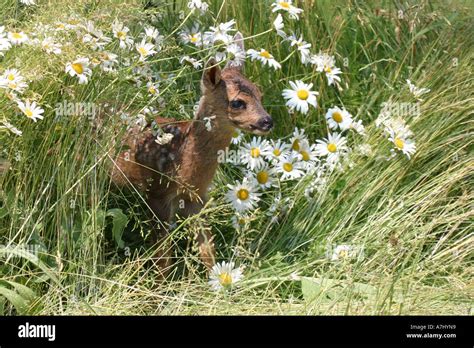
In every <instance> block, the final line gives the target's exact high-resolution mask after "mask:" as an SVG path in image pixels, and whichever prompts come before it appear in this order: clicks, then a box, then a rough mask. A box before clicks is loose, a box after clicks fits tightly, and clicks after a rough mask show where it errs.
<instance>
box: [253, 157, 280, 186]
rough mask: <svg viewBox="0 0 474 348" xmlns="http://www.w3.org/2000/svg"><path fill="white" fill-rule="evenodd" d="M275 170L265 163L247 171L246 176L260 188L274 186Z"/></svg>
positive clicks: (275, 182)
mask: <svg viewBox="0 0 474 348" xmlns="http://www.w3.org/2000/svg"><path fill="white" fill-rule="evenodd" d="M275 174H276V170H275V169H274V168H270V166H269V165H268V164H267V163H263V164H261V165H258V166H257V167H256V168H255V169H254V170H253V171H250V172H249V173H248V176H250V178H251V179H252V180H254V181H255V183H256V184H257V185H258V186H259V187H261V188H269V187H272V186H276V184H277V181H276V175H275Z"/></svg>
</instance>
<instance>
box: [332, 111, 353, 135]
mask: <svg viewBox="0 0 474 348" xmlns="http://www.w3.org/2000/svg"><path fill="white" fill-rule="evenodd" d="M326 121H327V123H328V126H329V128H331V129H334V130H336V129H337V128H339V129H340V130H341V131H344V130H346V129H349V128H350V126H351V124H352V116H351V114H350V113H349V112H348V111H347V110H346V109H345V108H342V109H341V108H339V107H338V106H335V107H333V108H330V109H329V110H328V112H327V113H326Z"/></svg>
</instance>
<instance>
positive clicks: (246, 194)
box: [237, 189, 249, 201]
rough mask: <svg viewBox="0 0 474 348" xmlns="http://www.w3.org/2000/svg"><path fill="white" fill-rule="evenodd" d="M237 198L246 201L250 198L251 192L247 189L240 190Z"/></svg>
mask: <svg viewBox="0 0 474 348" xmlns="http://www.w3.org/2000/svg"><path fill="white" fill-rule="evenodd" d="M237 198H238V199H240V200H241V201H246V200H247V199H248V198H249V191H247V190H246V189H240V190H239V191H237Z"/></svg>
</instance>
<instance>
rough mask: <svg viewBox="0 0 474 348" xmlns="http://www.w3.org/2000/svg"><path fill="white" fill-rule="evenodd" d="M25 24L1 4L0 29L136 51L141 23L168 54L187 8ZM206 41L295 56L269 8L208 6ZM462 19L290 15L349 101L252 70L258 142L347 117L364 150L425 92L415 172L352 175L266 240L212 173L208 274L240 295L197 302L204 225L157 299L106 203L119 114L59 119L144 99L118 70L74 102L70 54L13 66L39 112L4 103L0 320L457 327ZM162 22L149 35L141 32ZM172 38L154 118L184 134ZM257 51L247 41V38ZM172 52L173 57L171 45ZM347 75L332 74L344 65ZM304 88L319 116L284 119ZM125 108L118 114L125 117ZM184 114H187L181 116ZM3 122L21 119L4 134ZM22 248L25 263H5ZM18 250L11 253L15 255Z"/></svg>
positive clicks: (468, 30) (129, 9)
mask: <svg viewBox="0 0 474 348" xmlns="http://www.w3.org/2000/svg"><path fill="white" fill-rule="evenodd" d="M38 3H39V5H38V6H34V7H27V8H25V7H24V6H20V5H19V4H18V2H17V1H13V0H0V25H5V26H6V27H7V28H21V29H22V30H24V31H25V32H31V31H34V30H35V28H36V27H37V26H38V23H50V24H53V23H55V22H57V21H59V20H64V21H67V19H68V18H69V17H71V16H80V17H83V18H88V19H90V20H93V21H94V22H95V23H97V25H98V26H100V27H103V28H104V31H105V30H107V31H109V32H110V24H111V23H112V22H113V20H114V19H115V18H119V19H120V20H121V21H123V22H125V23H126V24H127V25H128V26H129V27H130V28H131V31H132V32H133V33H138V32H140V31H141V30H142V27H143V22H145V21H147V22H148V23H152V24H153V25H155V26H156V27H157V28H158V29H159V30H160V33H161V34H162V35H164V36H165V37H167V36H168V35H170V34H171V33H173V31H174V30H175V29H176V28H178V27H179V26H180V25H181V24H182V23H183V18H182V16H181V17H180V11H185V14H186V13H187V12H186V11H188V9H187V7H186V3H187V2H186V1H171V0H169V1H151V0H149V1H138V0H127V1H111V0H105V1H103V0H101V1H91V0H78V1H73V2H72V1H66V0H55V1H41V0H39V1H38ZM208 3H209V5H210V7H209V11H210V14H211V15H210V16H208V17H206V19H201V20H202V22H203V23H204V24H205V25H207V26H209V25H213V24H214V23H219V22H225V21H229V20H231V19H236V22H237V28H238V29H239V30H240V31H241V32H242V33H243V34H244V36H245V37H250V39H248V40H246V42H245V43H246V48H255V49H259V48H266V49H267V50H269V51H270V52H272V54H273V55H274V56H275V57H276V59H277V60H279V61H282V60H284V58H286V57H287V56H288V55H289V54H290V53H291V50H292V49H291V48H289V47H288V45H282V44H281V43H280V42H279V40H277V39H276V35H275V33H274V32H273V33H267V34H264V35H258V34H260V33H262V32H264V31H266V30H269V29H271V28H272V18H273V17H274V15H272V14H271V8H270V4H271V3H272V2H271V1H250V0H249V1H247V0H236V1H217V0H212V1H208ZM472 4H473V3H472V2H469V1H466V2H463V1H357V0H351V1H323V0H318V1H311V0H308V1H297V5H298V6H299V7H301V8H302V9H304V13H303V15H302V16H301V19H300V21H298V22H293V24H292V25H293V27H294V29H296V30H298V31H299V32H300V33H301V34H303V37H304V39H305V40H306V41H308V42H310V43H311V44H312V51H313V52H318V51H319V50H324V51H328V52H330V53H331V54H334V55H335V57H336V62H337V65H338V66H339V67H340V68H341V69H342V70H343V74H342V77H343V84H342V85H343V86H344V90H342V91H338V90H337V89H336V88H327V87H325V81H324V77H323V76H322V75H318V74H316V73H314V71H312V68H309V67H307V66H306V67H305V66H303V65H302V64H301V63H300V62H299V59H298V57H297V55H293V56H291V57H290V58H288V60H287V61H286V62H284V63H283V64H282V69H281V70H279V71H276V72H275V71H273V70H271V69H268V68H267V67H263V66H262V65H261V64H260V63H257V62H253V63H251V62H250V61H247V63H246V67H245V74H246V75H247V76H248V77H249V78H250V79H251V80H252V81H255V82H256V83H257V84H258V85H259V86H261V89H262V90H263V92H264V94H265V96H264V104H265V106H266V108H267V110H268V111H269V112H270V114H271V115H272V116H273V117H274V120H275V124H276V127H275V130H274V131H273V132H272V134H271V135H270V137H272V138H275V139H276V138H285V139H286V138H288V137H289V135H290V134H291V132H292V131H293V129H294V127H295V126H297V127H301V128H304V129H305V130H306V133H307V134H309V136H310V137H311V139H312V140H314V139H316V138H321V137H323V136H326V124H325V121H324V113H325V110H327V108H329V107H331V106H332V105H335V104H338V105H344V106H345V107H346V108H347V109H348V110H349V111H351V113H352V114H353V115H357V116H358V117H359V118H360V119H361V120H362V121H363V122H364V124H365V125H366V131H367V134H368V135H367V139H366V142H367V143H368V144H370V145H371V146H372V148H373V150H374V151H375V152H376V153H377V151H387V150H388V149H389V148H390V145H389V143H388V142H387V141H386V140H384V139H383V136H382V135H381V132H380V131H379V130H377V129H376V127H375V125H374V120H375V119H376V118H377V116H378V114H379V112H380V110H381V105H382V103H384V102H387V101H391V102H395V103H396V102H399V103H403V102H413V96H412V95H411V94H410V92H409V90H408V87H407V85H406V82H405V81H406V79H411V81H413V82H415V83H416V84H417V86H423V87H427V88H430V89H431V92H430V93H429V94H427V95H425V99H424V101H423V102H421V104H420V107H421V115H420V116H419V117H413V118H411V119H409V120H408V122H409V124H410V127H411V129H412V130H413V132H414V134H415V135H414V139H415V140H416V143H417V152H416V154H415V155H414V156H413V158H412V159H411V160H408V159H406V158H405V157H402V156H399V157H397V158H396V159H393V160H391V161H386V160H381V159H380V157H379V156H377V155H373V156H369V157H365V156H359V157H356V158H354V166H353V167H352V168H347V169H346V170H345V171H344V172H343V173H340V174H338V175H337V176H334V177H332V178H331V181H330V182H329V183H328V186H327V189H326V190H325V191H324V192H323V193H322V194H321V195H320V196H319V197H318V198H317V199H316V200H315V201H313V202H308V200H307V199H306V198H305V196H304V194H303V192H304V188H300V187H297V188H296V189H293V188H287V189H286V190H285V191H284V192H282V194H283V196H285V197H290V198H291V200H292V201H294V205H293V206H292V208H291V209H290V210H289V211H288V212H287V214H286V215H285V216H284V217H283V218H281V219H280V220H279V222H278V224H273V223H271V218H270V217H269V216H268V215H267V214H265V212H264V211H263V212H261V213H259V214H256V215H255V219H254V220H253V221H252V224H251V226H250V228H248V229H246V230H244V231H241V232H239V233H237V232H236V231H235V230H234V228H233V227H232V222H231V218H232V216H233V213H232V211H231V209H230V207H229V205H228V204H225V200H224V194H225V192H226V184H228V183H230V182H231V178H232V177H234V176H235V175H236V171H235V169H233V168H232V167H231V166H222V167H221V168H220V169H219V172H218V174H217V175H216V178H215V182H214V187H213V190H212V192H211V196H212V198H213V204H211V205H209V207H208V208H207V209H206V211H205V212H206V213H207V214H208V215H209V216H210V218H209V219H208V220H209V223H210V224H211V226H212V229H213V231H214V233H215V234H216V238H217V240H216V243H217V250H218V258H219V260H229V259H234V260H235V261H236V262H237V263H238V264H242V265H245V266H246V267H245V271H244V275H245V279H244V280H243V281H242V282H241V283H239V286H238V287H236V288H235V289H233V290H232V291H231V292H229V293H227V294H223V293H216V292H213V291H211V290H210V287H209V285H208V284H207V277H206V275H205V272H204V269H203V267H202V265H201V264H200V262H199V259H198V257H197V252H196V250H195V249H194V248H193V246H192V243H191V239H192V238H189V236H190V235H192V231H193V228H194V227H193V226H195V225H196V220H198V219H201V218H202V217H201V216H196V217H193V218H189V219H187V220H185V221H181V222H180V223H179V226H178V228H177V229H176V230H175V231H174V232H173V236H172V238H173V241H174V242H175V243H176V245H177V250H176V254H175V256H176V267H175V269H174V271H173V274H172V275H171V276H170V278H169V279H168V280H167V281H165V282H158V281H157V277H156V269H154V268H153V267H149V263H147V260H149V258H150V257H151V255H152V253H151V251H152V250H151V249H148V248H147V247H146V244H145V243H144V242H143V239H144V236H146V233H147V230H146V226H147V224H146V221H144V216H146V214H145V212H144V208H143V206H142V205H141V204H140V198H139V197H137V195H134V194H129V193H125V192H124V193H121V192H118V191H117V190H114V189H112V187H111V183H110V179H109V174H108V168H109V167H110V159H109V157H108V156H107V151H108V150H109V149H110V148H113V146H114V140H115V139H116V138H118V137H120V135H117V132H120V130H121V127H120V122H119V121H120V120H119V117H118V116H117V113H114V112H113V111H110V110H109V111H108V112H107V118H106V121H104V124H103V125H101V128H100V129H99V130H96V129H95V128H94V125H93V123H91V122H90V120H89V119H87V118H84V117H69V118H61V119H58V118H57V117H55V115H54V106H55V105H56V103H58V102H61V101H62V100H63V99H64V98H68V99H69V100H74V101H87V102H93V103H97V104H98V105H104V103H105V102H107V103H108V104H110V105H112V106H114V105H120V106H121V108H125V109H126V108H129V110H139V109H141V108H143V107H146V106H148V105H150V100H149V99H147V98H142V97H140V94H138V93H137V87H136V85H135V83H134V82H133V81H130V79H128V78H127V73H128V72H129V70H127V69H125V68H124V69H123V71H119V75H118V76H117V77H116V78H113V77H112V78H94V76H93V77H92V79H91V82H90V83H88V84H87V85H80V86H79V85H77V84H76V83H74V81H73V80H72V79H71V78H69V77H67V76H66V75H65V74H64V66H65V63H66V62H67V61H70V60H71V59H72V58H74V57H75V56H76V55H85V52H84V47H83V46H81V44H80V43H79V42H77V43H75V42H74V41H72V43H73V44H72V45H70V46H68V47H67V48H65V49H64V52H63V54H62V55H60V56H51V55H46V54H43V53H39V52H38V51H37V50H35V49H34V48H32V47H29V46H24V47H22V48H18V49H14V50H10V51H9V52H7V53H6V55H5V57H3V58H0V71H3V70H4V69H6V68H10V67H12V66H17V67H21V71H22V72H24V74H25V75H26V76H27V77H28V79H29V80H31V83H30V88H29V89H30V90H33V91H35V93H37V99H38V100H39V101H40V102H41V104H42V105H43V107H44V108H45V110H46V111H45V117H44V120H42V121H40V122H37V123H32V122H31V121H30V120H27V119H21V117H18V115H16V116H15V114H14V112H13V111H12V109H11V107H10V106H9V105H10V104H9V101H8V100H7V98H4V97H3V96H2V97H0V114H2V115H4V116H5V115H6V116H7V119H14V120H15V122H16V124H17V125H18V127H19V128H20V129H21V130H22V131H23V135H22V136H21V137H14V136H11V134H7V133H6V132H4V133H0V140H1V149H0V155H1V157H2V161H3V163H4V166H5V167H7V164H6V163H9V165H8V166H9V169H4V171H3V173H2V176H1V178H0V185H1V196H0V204H1V206H0V314H3V315H13V314H32V315H53V314H55V315H57V314H130V315H139V314H324V315H325V314H328V315H330V314H368V315H372V314H470V313H472V309H473V305H472V303H473V302H472V300H473V290H474V289H473V279H472V275H473V274H474V269H473V259H472V256H473V242H474V238H473V228H472V226H473V224H472V218H473V201H472V198H473V197H472V195H473V193H472V192H473V191H472V170H473V156H472V145H473V144H472V131H473V123H472V115H473V108H472V107H473V101H474V99H473V91H474V80H473V58H474V50H473V41H472V38H473V37H474V31H473V24H474V23H473V20H472V18H474V16H473V14H474V13H473V10H474V9H473V6H472ZM156 13H161V14H162V17H161V19H160V20H157V21H153V20H154V18H155V17H153V15H154V14H156ZM176 36H177V35H176V33H174V34H173V35H171V36H170V37H167V39H169V40H171V43H169V44H167V45H166V46H165V47H164V48H163V50H162V52H160V55H159V57H158V58H156V61H154V63H153V66H154V69H157V70H158V71H160V73H161V74H162V75H163V78H164V79H166V78H167V77H169V76H174V77H173V79H172V80H170V81H173V82H172V83H171V82H170V83H169V84H166V83H165V84H162V85H161V86H162V87H161V88H162V89H163V90H162V93H163V96H164V98H165V100H166V103H165V104H164V105H163V106H162V108H161V109H160V113H162V114H163V115H166V116H169V117H177V118H179V119H185V118H190V117H192V108H193V105H194V103H195V102H196V101H197V99H198V98H199V90H198V83H199V78H200V75H201V72H200V71H196V70H193V69H192V68H189V67H186V68H185V67H183V66H181V64H179V61H178V58H179V57H180V56H181V55H183V54H184V53H185V52H188V53H187V54H189V52H190V51H186V50H187V48H182V47H181V46H180V45H179V44H178V40H177V39H176V40H175V39H174V37H176ZM254 36H255V37H254ZM173 40H175V42H174V43H173ZM344 62H345V63H344ZM301 78H305V79H308V80H311V81H312V82H313V83H314V84H315V86H316V88H317V89H318V90H319V92H320V96H319V98H318V102H319V104H320V108H319V109H314V110H313V111H311V112H310V113H309V114H308V115H306V116H302V115H298V114H295V115H289V114H288V112H287V109H286V108H285V107H284V105H283V104H284V101H283V99H282V97H281V91H282V90H283V89H284V88H287V86H288V81H290V80H291V81H293V80H295V79H301ZM124 105H125V107H124ZM181 105H183V106H184V108H183V107H180V106H181ZM15 117H16V118H15ZM340 244H350V245H353V246H358V247H360V248H361V249H363V255H362V257H359V258H357V259H356V260H351V261H344V262H332V261H331V260H330V258H328V257H327V251H328V248H329V249H330V248H331V246H333V245H340ZM13 245H28V246H29V248H31V250H33V251H35V252H36V251H40V253H39V255H37V254H36V253H35V252H31V253H25V252H19V251H14V250H12V246H13ZM15 250H16V249H15Z"/></svg>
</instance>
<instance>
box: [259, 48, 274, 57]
mask: <svg viewBox="0 0 474 348" xmlns="http://www.w3.org/2000/svg"><path fill="white" fill-rule="evenodd" d="M259 55H260V57H263V58H267V59H271V58H272V55H271V54H270V52H268V51H266V50H263V51H262V52H260V53H259Z"/></svg>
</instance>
